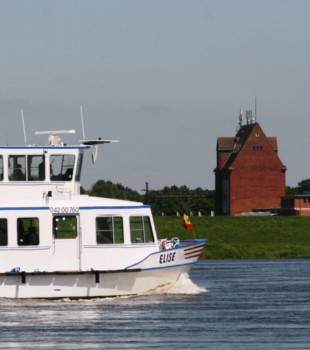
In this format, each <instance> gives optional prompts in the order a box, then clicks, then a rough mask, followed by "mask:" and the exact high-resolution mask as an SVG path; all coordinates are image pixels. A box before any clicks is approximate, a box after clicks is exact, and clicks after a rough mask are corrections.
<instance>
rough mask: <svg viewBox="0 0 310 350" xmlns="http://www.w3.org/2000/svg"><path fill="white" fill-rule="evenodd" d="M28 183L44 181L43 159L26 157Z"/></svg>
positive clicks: (41, 156)
mask: <svg viewBox="0 0 310 350" xmlns="http://www.w3.org/2000/svg"><path fill="white" fill-rule="evenodd" d="M27 169H28V181H43V180H45V157H44V156H43V155H38V156H27Z"/></svg>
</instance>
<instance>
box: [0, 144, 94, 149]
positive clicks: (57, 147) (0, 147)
mask: <svg viewBox="0 0 310 350" xmlns="http://www.w3.org/2000/svg"><path fill="white" fill-rule="evenodd" d="M85 148H90V146H89V145H57V146H50V145H25V146H0V149H25V150H31V149H85Z"/></svg>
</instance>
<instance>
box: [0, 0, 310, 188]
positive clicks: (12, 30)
mask: <svg viewBox="0 0 310 350" xmlns="http://www.w3.org/2000/svg"><path fill="white" fill-rule="evenodd" d="M309 13H310V2H309V1H302V0H298V1H292V0H291V1H285V0H277V1H275V0H274V1H273V0H268V1H267V0H262V1H249V0H248V1H241V0H226V1H223V0H222V1H221V0H214V1H203V0H191V1H189V0H187V1H185V0H148V1H146V0H131V1H125V0H123V1H120V0H113V1H112V0H110V1H104V0H102V1H95V0H92V1H78V0H74V1H69V0H66V1H55V0H53V1H44V0H43V1H42V0H37V1H31V0H28V1H14V0H9V1H4V0H3V1H0V78H1V79H0V120H1V122H2V123H1V124H2V127H1V130H0V142H1V143H7V142H8V143H10V144H20V143H22V142H23V134H22V127H21V122H20V116H19V111H20V109H21V108H23V110H24V114H25V118H26V123H27V131H28V138H29V140H30V141H31V142H32V143H38V142H41V143H42V142H43V141H44V140H43V139H42V138H40V139H38V138H36V137H35V136H33V132H34V130H37V129H40V130H41V129H49V128H53V129H58V128H76V129H77V130H78V132H79V133H80V117H79V106H80V105H81V104H83V106H84V114H85V122H86V133H87V136H88V137H97V136H103V137H107V138H116V139H120V140H121V143H119V144H115V145H110V146H106V148H104V151H103V153H102V154H100V156H99V159H98V162H97V164H96V165H95V166H94V167H92V166H90V167H89V168H88V169H87V170H85V171H84V174H83V183H84V185H85V186H86V187H88V186H89V185H90V184H91V183H93V182H94V181H95V180H96V179H99V178H104V179H111V180H112V181H115V182H121V183H123V184H125V185H128V186H131V187H133V188H135V189H138V190H140V189H141V188H143V186H144V182H145V181H149V183H150V186H151V188H160V187H162V186H164V185H172V184H177V185H182V184H186V185H188V186H190V187H196V186H201V187H207V188H213V187H214V174H213V169H214V167H215V161H216V155H215V147H216V138H217V137H218V136H231V135H234V133H235V129H236V125H237V117H238V112H239V109H240V107H241V108H250V107H253V104H254V97H255V96H257V101H258V121H259V122H260V123H261V125H262V127H263V129H264V130H265V132H266V133H267V134H268V135H270V136H273V135H276V136H277V137H278V143H279V149H280V156H281V158H282V160H283V162H284V163H285V164H286V165H287V168H288V171H287V183H288V184H289V185H295V184H297V182H298V181H300V180H301V179H304V178H308V177H310V164H309V162H308V161H305V160H304V159H303V158H304V157H305V156H306V152H307V150H308V149H309V147H310V136H309V131H308V130H309V126H310V125H309V124H310V123H309V103H308V100H309V91H310V89H309V88H310V71H309V62H310V45H309V32H310V22H309V19H308V17H309ZM79 138H80V135H77V136H76V139H79Z"/></svg>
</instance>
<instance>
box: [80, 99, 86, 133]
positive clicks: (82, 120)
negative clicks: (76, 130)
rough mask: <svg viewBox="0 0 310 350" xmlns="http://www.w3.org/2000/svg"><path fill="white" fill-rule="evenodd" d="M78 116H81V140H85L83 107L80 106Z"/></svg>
mask: <svg viewBox="0 0 310 350" xmlns="http://www.w3.org/2000/svg"><path fill="white" fill-rule="evenodd" d="M80 114H81V124H82V134H83V140H86V138H85V126H84V113H83V106H82V105H80Z"/></svg>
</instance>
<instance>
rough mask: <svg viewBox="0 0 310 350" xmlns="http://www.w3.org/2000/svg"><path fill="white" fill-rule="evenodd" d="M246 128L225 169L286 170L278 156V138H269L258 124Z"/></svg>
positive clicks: (242, 131)
mask: <svg viewBox="0 0 310 350" xmlns="http://www.w3.org/2000/svg"><path fill="white" fill-rule="evenodd" d="M246 127H247V128H246V129H245V130H241V132H240V134H241V135H240V143H239V148H238V150H237V151H236V152H234V153H232V155H231V156H230V158H229V159H228V161H227V162H226V164H225V168H226V167H229V168H236V167H240V168H247V167H252V168H255V167H265V168H270V167H272V168H275V167H276V168H278V169H279V170H280V169H282V170H285V169H286V167H285V166H284V164H283V163H282V162H281V160H280V158H279V156H278V154H277V142H276V138H268V137H267V136H266V135H265V133H264V131H263V130H262V128H261V127H260V125H259V124H258V123H255V124H251V127H250V125H247V126H246ZM241 129H242V128H241ZM237 135H238V134H237ZM270 139H271V140H270ZM275 148H276V149H275Z"/></svg>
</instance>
